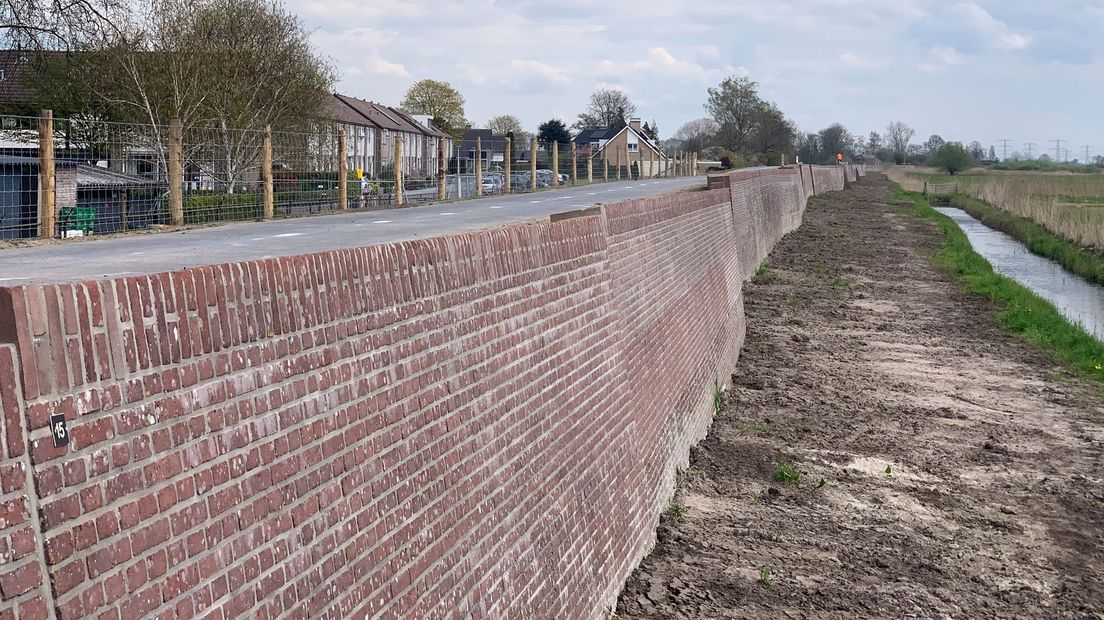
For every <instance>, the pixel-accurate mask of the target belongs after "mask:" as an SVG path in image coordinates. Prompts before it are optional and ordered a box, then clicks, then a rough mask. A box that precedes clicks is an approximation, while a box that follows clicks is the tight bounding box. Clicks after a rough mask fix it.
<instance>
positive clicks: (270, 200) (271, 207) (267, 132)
mask: <svg viewBox="0 0 1104 620" xmlns="http://www.w3.org/2000/svg"><path fill="white" fill-rule="evenodd" d="M261 176H262V177H263V178H264V215H263V217H264V219H266V220H271V219H272V216H273V215H275V211H276V202H275V194H274V193H273V187H272V125H265V128H264V154H263V157H262V158H261Z"/></svg>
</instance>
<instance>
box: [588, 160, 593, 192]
mask: <svg viewBox="0 0 1104 620" xmlns="http://www.w3.org/2000/svg"><path fill="white" fill-rule="evenodd" d="M593 182H594V158H593V157H591V156H589V155H587V185H590V184H591V183H593Z"/></svg>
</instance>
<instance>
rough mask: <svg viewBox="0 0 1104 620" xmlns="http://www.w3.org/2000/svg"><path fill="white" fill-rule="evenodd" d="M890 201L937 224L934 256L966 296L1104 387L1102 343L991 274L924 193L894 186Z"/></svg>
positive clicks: (1007, 280)
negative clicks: (989, 305) (983, 300)
mask: <svg viewBox="0 0 1104 620" xmlns="http://www.w3.org/2000/svg"><path fill="white" fill-rule="evenodd" d="M890 200H891V201H892V202H893V203H894V204H903V205H911V206H912V212H913V214H914V215H916V216H917V217H920V218H923V219H925V220H930V221H932V222H935V223H936V224H937V225H939V227H940V228H941V229H942V231H943V235H944V241H943V245H942V247H940V248H939V250H938V251H937V252H936V253H935V256H934V257H933V260H934V262H935V264H936V266H938V267H940V268H942V269H945V270H947V271H949V272H950V273H952V274H954V275H955V276H956V277H957V278H958V279H959V280H960V281H961V282H962V283H963V285H964V287H965V289H966V290H967V291H969V292H971V293H976V294H979V295H984V296H986V297H989V298H990V299H992V300H993V301H995V302H996V303H997V306H998V309H997V318H998V319H999V320H1000V322H1001V324H1003V325H1004V326H1005V327H1006V328H1007V329H1008V330H1009V331H1011V332H1012V333H1014V334H1017V335H1019V336H1021V337H1023V338H1025V339H1026V340H1028V341H1029V342H1032V343H1034V344H1035V345H1037V346H1039V347H1040V348H1042V349H1043V350H1044V351H1047V352H1049V353H1051V354H1052V355H1054V356H1055V357H1057V358H1058V359H1059V360H1061V361H1062V362H1064V363H1065V364H1066V365H1067V366H1069V367H1070V369H1071V370H1073V371H1075V372H1076V373H1078V374H1080V375H1083V376H1085V377H1088V378H1090V379H1092V380H1094V381H1096V382H1098V383H1099V384H1100V385H1101V386H1102V387H1104V343H1102V342H1100V341H1099V340H1096V339H1095V338H1093V337H1092V336H1090V335H1089V334H1087V333H1085V331H1084V330H1083V329H1081V328H1080V327H1078V326H1076V325H1074V324H1073V323H1071V322H1069V321H1068V320H1067V319H1066V318H1065V317H1064V316H1062V314H1061V313H1059V312H1058V310H1057V309H1056V308H1055V307H1054V306H1053V305H1051V304H1050V302H1048V301H1046V300H1045V299H1043V298H1042V297H1039V296H1038V295H1036V294H1035V293H1033V292H1031V290H1030V289H1028V288H1027V287H1025V286H1023V285H1021V284H1020V283H1019V282H1016V281H1015V280H1013V279H1011V278H1008V277H1006V276H1002V275H1000V274H999V273H996V272H995V271H993V267H992V265H990V264H989V262H988V261H987V260H985V259H984V258H982V256H981V255H980V254H978V253H977V252H975V251H974V248H973V246H971V245H970V240H969V239H967V238H966V233H964V232H962V229H961V228H959V227H958V225H957V224H955V223H954V221H953V220H951V218H949V217H947V216H945V215H943V214H942V213H940V212H938V211H936V210H935V209H933V208H932V207H931V205H930V204H928V201H927V199H926V198H925V197H924V196H923V195H922V194H919V193H917V192H906V191H904V190H902V189H901V188H900V187H896V188H894V190H893V193H892V194H891V195H890Z"/></svg>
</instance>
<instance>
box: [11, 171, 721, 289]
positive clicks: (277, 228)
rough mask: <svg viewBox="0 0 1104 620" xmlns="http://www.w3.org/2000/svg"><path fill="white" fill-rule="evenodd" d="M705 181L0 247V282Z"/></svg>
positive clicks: (160, 264)
mask: <svg viewBox="0 0 1104 620" xmlns="http://www.w3.org/2000/svg"><path fill="white" fill-rule="evenodd" d="M704 184H705V177H681V178H675V179H658V180H644V181H621V182H609V183H601V184H595V185H589V186H583V187H573V188H567V189H561V190H556V191H548V192H539V193H534V194H514V195H509V196H492V197H488V198H481V199H478V200H465V201H461V202H452V203H441V204H430V205H423V206H419V207H409V208H405V209H390V210H381V211H354V212H350V213H348V214H337V215H326V216H320V217H306V218H298V219H286V220H276V221H270V222H249V223H240V224H227V225H222V226H215V227H210V228H193V229H187V230H181V231H176V232H166V233H162V234H148V235H134V236H119V237H110V238H104V239H97V240H90V241H76V242H70V243H58V244H48V245H41V246H34V247H25V248H9V249H2V250H0V286H9V285H17V284H24V283H27V282H71V281H78V280H88V279H95V278H106V277H117V276H125V275H135V274H139V273H159V272H162V271H174V270H177V269H184V268H187V267H198V266H202V265H213V264H219V263H226V262H237V261H246V260H255V259H260V258H271V257H275V256H287V255H295V254H309V253H312V252H320V251H325V250H333V249H337V248H346V247H361V246H366V245H374V244H377V243H387V242H392V241H407V240H410V239H422V238H426V237H434V236H439V235H446V234H450V233H457V232H464V231H470V230H478V229H481V228H487V227H492V226H501V225H503V224H510V223H516V222H521V221H526V220H533V219H538V218H544V217H547V216H548V215H550V214H553V213H560V212H563V211H571V210H574V209H581V208H586V207H593V206H595V205H598V204H608V203H613V202H620V201H623V200H630V199H633V198H643V197H647V196H655V195H657V194H664V193H668V192H672V191H676V190H680V189H684V188H687V187H693V186H698V185H704Z"/></svg>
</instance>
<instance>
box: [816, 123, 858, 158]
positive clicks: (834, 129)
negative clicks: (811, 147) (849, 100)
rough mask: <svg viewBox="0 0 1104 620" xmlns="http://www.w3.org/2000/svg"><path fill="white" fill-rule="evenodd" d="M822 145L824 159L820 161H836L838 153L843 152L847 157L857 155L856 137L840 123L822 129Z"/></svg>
mask: <svg viewBox="0 0 1104 620" xmlns="http://www.w3.org/2000/svg"><path fill="white" fill-rule="evenodd" d="M820 147H821V150H822V151H823V153H824V159H823V160H822V161H820V162H819V163H822V164H829V163H835V161H836V155H837V154H839V153H842V154H843V155H844V156H845V157H846V158H848V159H853V158H854V156H855V139H854V137H853V136H852V135H851V132H850V131H847V128H846V127H844V126H843V125H841V124H839V123H832V124H831V125H829V126H827V127H825V128H824V129H821V130H820Z"/></svg>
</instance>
